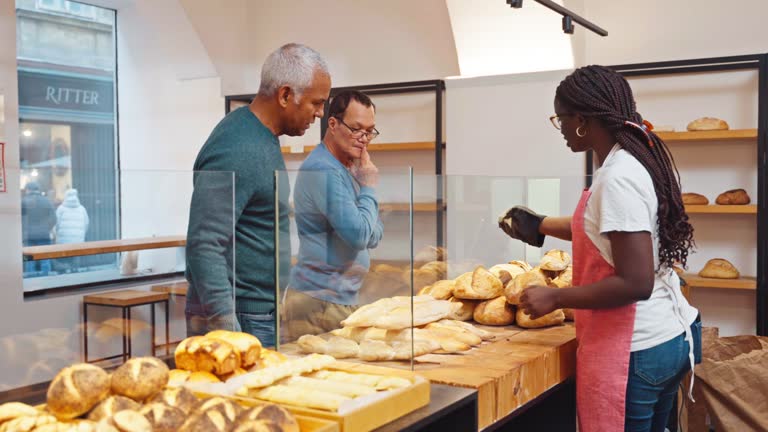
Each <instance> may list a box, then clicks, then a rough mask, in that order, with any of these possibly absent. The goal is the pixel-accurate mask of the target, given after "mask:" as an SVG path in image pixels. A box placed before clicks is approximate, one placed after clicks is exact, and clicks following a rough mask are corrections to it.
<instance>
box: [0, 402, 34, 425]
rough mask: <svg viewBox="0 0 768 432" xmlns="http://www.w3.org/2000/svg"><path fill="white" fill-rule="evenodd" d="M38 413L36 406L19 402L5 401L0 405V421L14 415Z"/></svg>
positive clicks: (10, 418)
mask: <svg viewBox="0 0 768 432" xmlns="http://www.w3.org/2000/svg"><path fill="white" fill-rule="evenodd" d="M38 414H40V411H38V410H37V408H35V407H32V406H29V405H27V404H25V403H21V402H7V403H4V404H2V405H0V423H3V422H5V421H8V420H12V419H15V418H16V417H26V416H36V415H38Z"/></svg>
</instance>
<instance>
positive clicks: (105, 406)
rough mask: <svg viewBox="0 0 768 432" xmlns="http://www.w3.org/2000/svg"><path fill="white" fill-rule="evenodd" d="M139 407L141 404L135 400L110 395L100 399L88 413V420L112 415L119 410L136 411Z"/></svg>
mask: <svg viewBox="0 0 768 432" xmlns="http://www.w3.org/2000/svg"><path fill="white" fill-rule="evenodd" d="M139 409H141V404H139V403H138V402H136V401H135V400H133V399H130V398H127V397H125V396H120V395H112V396H110V397H108V398H106V399H104V400H103V401H101V402H100V403H99V404H98V405H96V407H95V408H93V409H92V410H91V412H89V413H88V420H92V421H95V422H97V421H99V420H101V419H104V418H109V417H112V416H113V415H115V414H116V413H117V412H119V411H123V410H133V411H138V410H139Z"/></svg>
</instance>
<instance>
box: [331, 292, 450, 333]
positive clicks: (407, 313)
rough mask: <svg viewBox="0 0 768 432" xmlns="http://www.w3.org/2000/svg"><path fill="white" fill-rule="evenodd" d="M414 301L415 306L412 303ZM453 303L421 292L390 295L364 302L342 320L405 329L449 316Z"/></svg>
mask: <svg viewBox="0 0 768 432" xmlns="http://www.w3.org/2000/svg"><path fill="white" fill-rule="evenodd" d="M411 302H413V306H411ZM450 313H451V304H450V302H448V301H446V300H435V299H434V298H432V296H428V295H419V296H415V297H411V296H398V297H388V298H383V299H381V300H377V301H375V302H373V303H371V304H367V305H364V306H362V307H360V308H359V309H357V310H356V311H355V312H353V313H352V314H351V315H350V316H348V317H347V318H346V319H344V320H343V321H342V322H341V325H343V326H345V327H378V328H382V329H403V328H408V327H411V326H412V325H413V326H420V325H424V324H429V323H431V322H433V321H437V320H440V319H442V318H445V317H447V316H448V315H449V314H450Z"/></svg>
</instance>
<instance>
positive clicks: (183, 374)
mask: <svg viewBox="0 0 768 432" xmlns="http://www.w3.org/2000/svg"><path fill="white" fill-rule="evenodd" d="M191 374H192V372H190V371H186V370H182V369H171V370H170V371H168V384H166V385H165V386H166V387H180V386H182V385H184V383H185V382H187V380H188V379H189V376H190V375H191Z"/></svg>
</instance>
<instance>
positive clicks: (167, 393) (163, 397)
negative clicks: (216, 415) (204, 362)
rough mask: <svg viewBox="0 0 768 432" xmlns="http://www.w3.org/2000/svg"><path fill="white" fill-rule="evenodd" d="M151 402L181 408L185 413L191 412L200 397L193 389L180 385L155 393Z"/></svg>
mask: <svg viewBox="0 0 768 432" xmlns="http://www.w3.org/2000/svg"><path fill="white" fill-rule="evenodd" d="M149 402H150V403H164V404H166V405H168V406H171V407H174V408H178V409H180V410H181V411H182V412H184V414H190V413H191V411H192V407H194V406H195V404H197V402H198V399H197V396H195V395H194V394H193V393H192V392H191V391H189V390H187V389H186V388H184V387H179V388H169V389H165V390H163V391H161V392H160V393H158V394H156V395H154V396H153V397H152V398H151V399H150V400H149Z"/></svg>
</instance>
